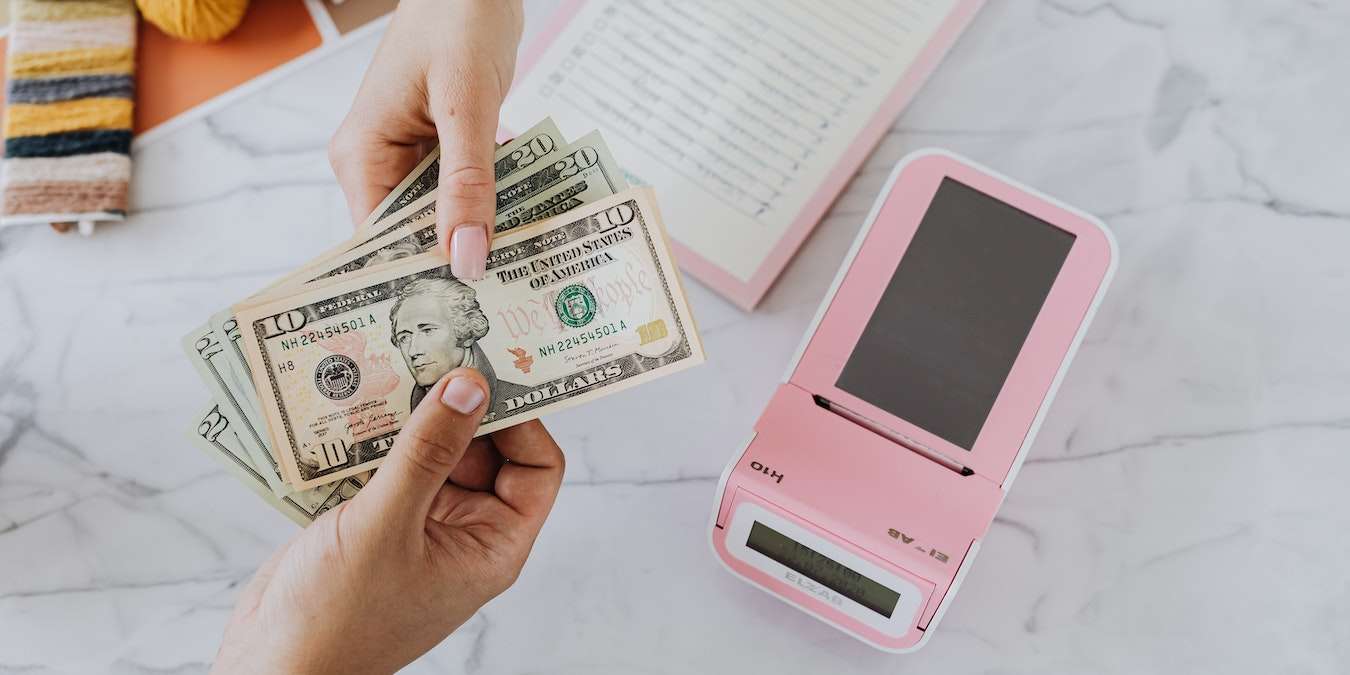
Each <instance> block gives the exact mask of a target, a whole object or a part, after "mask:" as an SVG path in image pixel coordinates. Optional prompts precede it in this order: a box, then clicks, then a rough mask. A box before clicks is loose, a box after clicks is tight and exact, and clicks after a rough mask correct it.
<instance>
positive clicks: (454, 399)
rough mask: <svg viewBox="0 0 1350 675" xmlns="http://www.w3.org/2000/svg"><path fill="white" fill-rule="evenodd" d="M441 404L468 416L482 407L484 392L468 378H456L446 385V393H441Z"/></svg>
mask: <svg viewBox="0 0 1350 675" xmlns="http://www.w3.org/2000/svg"><path fill="white" fill-rule="evenodd" d="M441 403H444V404H445V405H447V406H449V407H450V409H451V410H454V411H455V412H457V413H459V414H461V415H467V414H469V413H471V412H473V411H475V410H477V409H478V406H480V405H482V403H483V390H482V389H479V388H478V385H477V384H475V383H474V382H473V381H472V380H470V379H469V378H467V377H456V378H455V379H453V380H450V382H449V383H447V384H446V385H445V391H444V392H441Z"/></svg>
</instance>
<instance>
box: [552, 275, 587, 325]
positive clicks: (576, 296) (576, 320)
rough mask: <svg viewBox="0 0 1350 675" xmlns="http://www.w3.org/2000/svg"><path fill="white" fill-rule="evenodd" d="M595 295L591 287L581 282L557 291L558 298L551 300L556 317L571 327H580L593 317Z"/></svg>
mask: <svg viewBox="0 0 1350 675" xmlns="http://www.w3.org/2000/svg"><path fill="white" fill-rule="evenodd" d="M595 306H596V303H595V295H594V294H592V293H591V289H589V288H586V287H585V286H582V285H581V284H572V285H571V286H568V287H566V288H564V289H562V291H561V292H559V293H558V299H557V300H554V301H553V309H554V310H556V311H557V312H558V318H559V319H561V320H562V322H563V323H565V324H567V325H569V326H571V327H573V328H581V327H582V326H585V325H586V324H588V323H590V322H591V319H594V318H595Z"/></svg>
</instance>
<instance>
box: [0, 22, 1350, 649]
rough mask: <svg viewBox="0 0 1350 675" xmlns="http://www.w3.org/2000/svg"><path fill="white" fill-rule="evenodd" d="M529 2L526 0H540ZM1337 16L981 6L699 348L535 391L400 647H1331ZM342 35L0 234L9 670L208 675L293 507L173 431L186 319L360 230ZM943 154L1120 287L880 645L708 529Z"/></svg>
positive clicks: (1342, 109) (1335, 552) (355, 64)
mask: <svg viewBox="0 0 1350 675" xmlns="http://www.w3.org/2000/svg"><path fill="white" fill-rule="evenodd" d="M548 4H549V3H547V2H544V3H532V4H531V5H530V11H531V25H533V26H537V24H538V19H539V18H540V16H541V14H542V12H543V11H544V10H546V9H547V8H548V7H547V6H548ZM1347 34H1350V7H1347V6H1346V5H1344V4H1343V3H1337V2H1328V1H1325V0H1320V1H1318V0H1301V1H1295V0H1269V1H1262V2H1258V1H1254V0H1253V1H1236V0H1196V1H1188V2H1184V3H1183V2H1170V1H1167V0H1152V1H1142V0H1140V1H1134V0H1119V1H1117V2H1104V1H1102V0H1046V1H1042V2H1031V1H1029V0H1028V1H1023V0H992V1H991V2H990V3H989V5H988V6H987V8H986V9H985V10H984V11H983V13H982V14H981V15H980V16H979V17H978V18H977V19H976V21H975V23H974V25H973V26H972V27H971V29H970V30H969V32H968V33H967V34H966V35H965V37H964V38H963V39H962V40H961V42H960V43H959V44H958V46H957V47H956V48H955V50H954V51H953V52H952V54H951V56H950V57H949V58H948V59H947V60H946V62H945V63H944V64H943V65H942V67H941V69H940V70H939V71H938V72H937V74H936V75H935V76H934V77H933V79H932V80H931V81H930V82H929V84H928V85H927V86H926V88H925V89H924V90H923V91H922V92H921V93H920V95H919V97H918V99H917V100H916V101H915V102H914V104H913V105H912V106H911V107H910V108H909V109H908V111H907V112H906V113H905V114H904V115H903V116H902V117H901V118H900V119H899V120H898V121H897V122H896V124H895V126H894V129H893V130H892V131H891V132H890V133H889V134H888V135H887V136H886V138H885V140H884V141H883V142H882V143H881V144H880V146H879V147H878V149H877V150H876V152H875V153H874V154H873V156H872V157H871V158H870V159H869V160H868V162H867V163H866V166H865V167H864V168H863V169H862V170H861V172H860V173H859V174H858V176H857V177H856V178H855V179H854V180H853V181H852V182H851V183H850V185H849V187H848V189H847V191H846V192H845V193H844V195H843V196H842V198H841V199H840V200H839V202H838V203H837V204H836V206H835V207H834V208H833V210H832V211H831V212H830V214H829V216H828V217H827V218H826V219H825V220H824V222H823V223H822V224H821V226H820V228H819V230H818V231H817V232H816V233H815V235H814V236H813V237H812V238H811V239H810V241H809V242H808V244H807V245H806V247H805V248H804V249H803V251H802V252H801V253H800V254H799V255H798V256H797V257H796V259H795V260H794V261H793V262H792V264H791V265H790V266H789V267H788V269H787V272H786V274H785V275H784V276H783V278H782V280H781V281H780V282H779V283H778V285H777V286H776V287H775V288H774V289H773V290H772V292H771V293H770V294H769V296H768V298H767V299H766V300H765V302H764V303H763V305H762V306H761V307H760V308H759V310H758V311H756V312H754V313H753V314H746V313H743V312H741V311H738V310H737V309H735V308H733V307H732V306H731V305H730V304H729V303H727V302H724V301H722V300H721V299H719V298H718V297H716V296H715V295H713V294H712V293H710V292H709V291H707V290H706V289H705V288H702V287H700V286H699V285H698V284H697V283H694V284H692V289H691V293H692V302H693V303H694V305H695V311H696V313H697V315H698V318H699V320H700V324H701V326H702V329H703V335H704V337H705V339H706V342H707V348H708V352H709V354H710V363H709V364H708V365H707V366H706V367H703V368H700V369H698V370H696V371H693V372H690V373H687V374H684V375H681V376H678V377H674V378H670V379H667V380H664V381H662V382H660V383H658V384H655V385H652V386H650V387H646V388H643V389H641V390H639V391H636V392H633V393H632V395H626V396H623V397H617V398H613V399H608V400H606V401H604V402H602V403H598V404H595V405H592V406H589V407H586V408H584V409H580V410H575V411H571V412H568V413H564V414H559V415H556V416H553V417H552V418H550V419H549V420H548V423H549V426H550V427H551V428H552V429H553V431H554V433H555V434H556V435H557V437H558V439H559V440H560V441H561V443H562V445H563V446H564V448H565V450H566V452H567V455H568V459H569V465H568V474H567V479H566V485H565V486H564V488H563V491H562V494H561V496H560V498H559V500H558V503H557V508H556V509H555V511H554V514H553V516H552V519H551V521H550V522H549V524H548V525H547V527H546V528H545V529H544V532H543V534H542V536H541V537H540V539H539V542H538V545H537V546H536V548H535V552H534V555H533V557H532V558H531V560H530V562H529V564H528V566H527V567H526V569H525V571H524V574H523V576H522V577H521V579H520V581H519V583H518V584H517V585H516V586H515V587H514V588H513V589H512V590H511V591H509V592H508V593H506V594H505V595H504V596H502V597H501V598H499V599H498V600H496V601H494V602H493V603H491V604H490V605H488V606H487V607H486V608H485V609H484V610H483V611H482V612H481V613H480V614H479V615H478V616H477V617H476V618H474V619H473V620H472V621H471V622H469V623H468V624H467V625H466V626H464V627H463V628H462V629H461V630H460V631H459V632H458V633H456V634H455V635H453V636H451V637H450V638H449V639H448V640H446V641H445V643H443V644H442V645H440V646H439V647H438V648H436V649H435V650H434V651H432V652H431V653H429V654H428V655H427V656H426V657H424V658H423V659H422V660H421V661H419V662H417V663H416V664H414V665H413V666H412V667H410V668H409V669H408V670H409V672H468V673H599V672H622V673H652V674H658V673H659V674H665V673H686V672H733V671H736V672H775V673H790V672H791V673H796V672H801V673H817V672H878V673H880V672H915V673H918V672H934V671H939V672H950V673H966V672H987V673H1087V672H1093V673H1136V672H1188V673H1189V672H1204V673H1242V672H1251V673H1271V672H1282V673H1333V672H1347V671H1350V580H1348V577H1347V570H1350V509H1347V508H1346V498H1345V495H1346V494H1347V492H1346V483H1347V477H1350V453H1348V452H1346V447H1347V442H1348V441H1350V413H1348V412H1347V411H1350V348H1347V339H1346V335H1347V327H1350V315H1348V314H1350V266H1347V264H1346V257H1347V251H1350V189H1347V179H1350V169H1347V164H1346V161H1345V158H1344V152H1343V148H1344V146H1345V144H1346V141H1347V138H1350V95H1347V94H1346V86H1345V83H1346V82H1348V81H1350V40H1346V39H1345V36H1346V35H1347ZM374 44H375V41H374V39H366V40H364V41H362V42H360V43H358V44H355V45H354V46H352V47H351V48H349V49H345V50H343V51H340V52H338V53H335V54H333V55H331V56H329V57H327V58H325V59H323V60H321V61H319V62H317V63H314V64H312V65H311V66H309V67H307V68H304V69H302V70H300V71H298V72H296V73H294V74H292V75H290V76H288V77H286V78H285V79H283V80H281V81H279V82H276V83H274V84H272V85H270V86H268V87H266V88H264V89H263V90H261V91H259V92H257V93H255V94H253V95H250V96H248V97H246V98H245V99H243V100H240V101H238V102H237V103H235V104H232V105H231V106H229V107H228V108H226V109H223V110H221V111H218V112H216V113H215V114H212V115H210V116H209V117H207V118H205V119H202V120H199V121H197V122H194V123H192V124H190V125H187V126H186V127H184V128H182V129H180V130H178V131H176V132H175V133H173V134H171V135H169V136H167V137H164V138H162V139H161V140H160V141H158V142H156V143H155V144H153V145H150V146H148V147H145V148H142V149H141V150H140V152H138V154H137V157H136V176H135V189H134V192H135V194H134V201H135V205H136V210H137V213H136V215H135V216H134V217H133V218H132V219H131V220H130V222H128V223H127V224H125V225H124V226H120V227H107V228H104V229H102V230H100V231H99V233H98V234H97V235H96V236H95V237H93V238H90V239H81V238H78V237H74V236H64V237H63V236H57V235H55V234H54V233H52V232H51V231H50V230H47V229H46V228H25V229H12V230H6V231H3V232H0V320H2V321H3V325H2V326H0V672H23V673H30V672H113V673H188V672H198V671H202V670H205V669H206V668H207V667H208V665H209V662H210V659H211V658H212V655H213V653H214V651H215V648H216V645H217V642H218V640H219V637H220V632H221V628H222V626H223V624H224V621H225V619H226V616H227V615H228V613H229V611H230V608H231V606H232V604H233V601H234V598H235V594H236V592H237V590H238V588H239V586H240V584H241V583H242V582H243V581H244V580H246V579H247V578H248V577H249V575H250V574H251V573H252V572H253V570H254V568H255V566H256V565H257V564H258V563H259V562H260V561H262V560H263V559H264V558H265V557H266V556H267V555H268V553H269V552H270V551H271V550H272V549H273V548H274V547H275V546H277V545H278V544H279V543H280V542H282V541H283V540H284V539H286V538H287V537H288V536H289V535H291V534H292V533H293V532H294V526H293V525H292V524H291V523H290V522H289V521H287V520H285V519H284V518H283V517H282V516H280V515H278V514H276V513H274V512H271V511H270V510H269V509H268V508H267V507H266V506H264V505H263V504H261V503H260V502H259V501H257V500H256V499H254V498H253V497H252V495H251V494H249V493H248V492H246V491H245V490H244V489H243V488H241V487H239V486H238V485H237V484H235V483H234V482H233V481H232V480H231V479H230V478H229V477H228V476H227V475H225V474H224V473H223V472H222V471H221V470H219V469H218V468H217V465H216V464H215V463H213V461H212V460H211V459H209V458H207V457H205V456H203V455H202V454H201V453H199V452H198V451H197V450H196V449H195V448H193V447H192V446H191V445H189V443H188V442H187V441H186V440H185V437H184V434H185V428H186V426H187V425H188V424H189V422H190V417H191V415H192V414H193V413H194V412H196V410H197V408H198V407H199V404H201V403H203V402H204V397H205V394H204V393H203V390H202V388H201V385H200V384H199V383H198V382H197V378H196V376H195V374H194V372H193V370H192V368H191V366H190V365H189V364H188V363H187V362H186V361H185V360H184V358H183V356H182V355H181V354H180V352H179V349H178V344H177V341H178V338H179V336H181V335H182V334H184V333H185V332H186V331H187V330H188V329H190V328H191V327H192V326H193V325H194V324H196V323H198V322H200V321H201V320H202V319H203V318H204V317H205V316H206V315H207V314H208V313H209V312H210V311H211V310H214V309H215V308H217V307H219V306H221V305H223V304H224V303H227V302H229V301H232V300H234V299H236V298H239V297H241V296H243V295H246V294H248V293H250V292H251V291H253V290H254V289H255V288H257V287H259V286H261V285H263V284H264V283H266V282H267V281H268V280H269V279H271V278H272V277H274V276H277V275H279V274H281V273H283V272H285V271H286V270H288V269H290V268H292V267H293V266H295V265H297V264H298V263H300V262H302V261H304V260H305V259H307V258H308V257H310V256H311V255H313V254H314V253H316V252H318V251H320V250H322V249H323V248H326V247H327V246H328V245H329V244H330V243H332V242H334V241H337V240H339V239H340V238H343V237H344V236H345V235H346V233H347V232H348V227H349V225H348V224H347V216H346V214H345V208H344V206H343V201H342V199H341V197H340V194H339V192H338V189H337V187H336V185H335V183H334V181H333V177H332V175H331V173H330V171H329V168H328V165H327V162H326V157H325V143H326V141H327V139H328V137H329V135H330V134H331V132H332V131H333V129H334V128H335V127H336V125H337V123H338V121H339V120H340V118H341V116H342V114H343V112H344V111H345V109H346V107H347V105H348V103H349V102H350V99H351V96H352V94H353V92H354V91H355V86H356V83H357V82H358V81H359V78H360V74H361V72H362V70H363V69H364V67H365V64H366V63H367V62H368V61H369V59H370V56H371V54H372V52H373V49H374ZM929 145H938V146H944V147H947V148H951V149H953V150H955V151H957V152H960V153H963V154H966V155H968V156H970V157H973V158H975V159H977V160H979V161H981V162H984V163H986V164H988V165H990V166H992V167H994V168H996V169H998V170H1000V171H1002V172H1005V173H1007V174H1010V175H1013V176H1016V177H1018V178H1019V179H1021V180H1022V181H1024V182H1027V183H1029V184H1031V185H1034V186H1037V187H1039V188H1041V189H1043V190H1045V191H1047V192H1049V193H1051V194H1054V195H1056V196H1058V197H1060V198H1062V199H1064V200H1066V201H1068V202H1070V203H1073V204H1076V205H1078V206H1080V207H1082V208H1084V209H1086V210H1089V211H1092V212H1095V213H1097V214H1100V215H1101V216H1102V217H1103V218H1104V219H1105V220H1106V221H1107V222H1108V223H1109V224H1110V225H1111V226H1112V228H1113V229H1114V230H1115V233H1116V236H1117V237H1118V239H1119V241H1120V252H1121V265H1120V269H1119V273H1118V274H1117V277H1116V281H1115V285H1114V287H1113V288H1112V290H1111V292H1110V294H1109V295H1108V296H1107V298H1106V302H1105V304H1104V306H1103V307H1102V309H1101V312H1100V313H1099V315H1098V317H1097V320H1096V323H1095V324H1094V325H1093V327H1092V330H1091V332H1090V333H1089V335H1088V336H1087V340H1086V342H1085V344H1084V346H1083V348H1082V350H1081V351H1080V353H1079V355H1078V358H1077V361H1076V362H1075V364H1074V367H1073V369H1072V370H1071V371H1070V372H1069V374H1068V377H1067V379H1066V380H1065V382H1064V385H1063V388H1062V389H1061V391H1060V396H1059V399H1058V401H1057V403H1056V404H1055V407H1054V408H1053V410H1052V412H1051V413H1050V415H1049V417H1048V419H1047V421H1046V424H1045V427H1044V428H1043V430H1042V432H1041V435H1040V437H1039V439H1038V441H1037V443H1036V445H1035V447H1034V448H1033V449H1032V452H1031V455H1030V458H1029V460H1028V461H1027V463H1026V466H1025V468H1024V469H1023V471H1022V474H1021V476H1020V479H1019V480H1018V482H1017V485H1016V486H1015V487H1014V489H1013V491H1012V494H1011V496H1010V497H1009V499H1008V501H1007V503H1006V505H1005V507H1004V509H1003V511H1002V513H1001V516H1000V518H999V519H998V521H997V522H996V523H995V525H994V526H993V528H992V530H991V531H990V532H989V534H988V537H987V539H986V541H985V545H984V548H983V551H982V554H981V556H980V560H979V561H978V563H977V564H976V565H975V566H974V569H973V570H972V572H971V573H970V576H969V578H968V579H967V581H966V583H965V586H964V588H963V589H962V592H961V594H960V595H959V596H958V597H957V599H956V601H955V603H954V605H953V606H952V608H951V611H950V612H949V613H948V614H947V616H946V618H945V620H944V622H943V625H942V626H941V627H940V629H939V630H938V632H937V634H936V635H935V636H934V638H933V640H932V641H931V642H930V643H929V645H928V646H927V647H926V648H925V649H924V650H923V651H921V652H919V653H917V654H914V655H910V656H900V657H896V656H890V655H886V654H883V653H881V652H877V651H873V650H871V649H869V648H868V647H866V646H864V645H862V644H860V643H857V642H855V641H853V640H852V639H850V638H848V637H846V636H844V635H842V634H841V633H838V632H836V631H834V630H833V629H831V628H829V627H827V626H825V625H823V624H820V623H818V622H816V621H815V620H813V619H811V618H809V617H807V616H806V615H804V614H801V613H799V612H796V611H795V610H791V609H789V608H787V607H786V606H785V605H783V604H781V603H779V601H777V600H775V599H773V598H771V597H770V596H768V595H766V594H764V593H762V592H760V591H758V590H756V589H753V588H751V587H749V586H747V585H745V584H742V583H741V582H740V581H738V580H736V579H734V578H732V577H731V576H730V575H728V574H727V573H726V572H725V571H723V570H722V569H721V568H720V567H719V566H718V564H717V563H716V562H715V561H714V559H713V557H712V555H711V553H710V552H709V549H708V546H707V543H706V531H705V528H706V525H707V516H708V510H709V508H710V507H711V505H712V499H713V492H714V489H715V485H716V477H717V475H718V474H719V472H720V471H721V469H722V467H723V464H724V463H725V461H726V460H727V459H728V457H730V455H731V453H733V452H734V451H735V450H737V449H738V448H739V446H740V444H741V443H742V441H743V440H744V439H745V438H746V435H747V430H748V427H749V424H750V423H751V421H752V420H753V419H754V417H755V416H756V415H757V414H758V412H759V411H760V410H761V408H762V406H763V405H764V403H765V401H766V400H767V398H768V396H769V394H770V392H771V391H772V388H773V386H774V383H775V380H776V378H777V377H778V376H779V375H780V373H781V372H782V369H783V367H784V365H785V363H786V361H787V359H788V358H789V356H790V354H791V353H792V351H793V349H794V348H795V346H796V344H797V341H798V339H799V337H800V335H801V332H802V330H803V328H804V327H805V325H806V323H807V321H808V320H809V318H810V316H811V315H812V313H813V311H814V309H815V307H816V304H817V302H818V301H819V299H820V297H821V295H822V294H823V292H824V291H825V288H826V286H827V284H828V281H829V279H830V278H831V276H832V275H833V273H834V271H835V269H836V267H837V266H838V264H839V261H840V260H841V258H842V256H843V254H844V251H845V249H846V247H847V245H848V244H849V242H850V241H851V240H852V238H853V235H854V233H855V232H856V231H857V229H858V227H859V225H860V224H861V222H862V219H863V216H864V215H865V212H866V210H867V208H868V206H869V205H870V204H871V202H872V200H873V198H874V197H875V195H876V192H877V190H878V189H879V187H880V185H881V182H882V181H883V179H884V177H885V176H886V174H887V172H888V171H889V169H890V167H891V165H892V164H893V163H894V162H895V161H896V160H897V159H898V158H899V157H901V156H902V155H903V154H905V153H906V152H908V151H910V150H912V149H915V148H918V147H922V146H929Z"/></svg>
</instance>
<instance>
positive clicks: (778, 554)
mask: <svg viewBox="0 0 1350 675" xmlns="http://www.w3.org/2000/svg"><path fill="white" fill-rule="evenodd" d="M745 545H746V547H748V548H750V549H751V550H753V551H758V552H759V553H761V554H763V555H765V556H768V557H769V558H771V559H773V560H776V561H778V562H779V563H780V564H782V565H785V566H787V567H788V568H790V569H792V570H795V571H796V572H798V573H800V574H802V575H804V576H806V577H808V578H810V579H811V580H812V581H815V582H817V583H820V584H824V585H825V586H827V587H829V588H831V589H834V591H835V592H836V593H839V594H840V595H843V596H844V597H846V598H848V599H850V600H852V601H854V602H856V603H858V604H860V605H862V606H863V607H866V608H868V609H870V610H872V611H873V612H876V613H877V614H880V615H882V616H884V617H886V618H888V619H889V618H891V614H892V613H894V612H895V605H896V603H898V602H899V601H900V594H899V593H897V592H895V591H893V590H891V589H889V588H886V587H885V586H882V585H881V584H879V583H877V582H875V581H873V580H871V579H869V578H867V577H865V576H863V575H861V574H858V573H857V572H855V571H853V569H852V568H849V567H847V566H846V565H844V564H843V563H841V562H838V561H836V560H835V559H834V558H831V557H829V556H826V555H824V554H822V553H820V552H818V551H816V550H815V549H813V548H811V547H810V546H807V545H806V544H803V543H801V542H799V541H797V540H796V539H793V538H791V537H789V536H787V535H785V534H783V533H781V532H779V531H778V530H775V529H773V528H771V527H769V526H768V525H765V524H763V523H761V522H759V521H755V522H754V523H751V525H750V536H749V537H747V538H746V541H745Z"/></svg>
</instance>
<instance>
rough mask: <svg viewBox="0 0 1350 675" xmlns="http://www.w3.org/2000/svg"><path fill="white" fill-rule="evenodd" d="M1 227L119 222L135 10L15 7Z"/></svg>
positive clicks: (102, 5) (51, 2) (119, 2)
mask: <svg viewBox="0 0 1350 675" xmlns="http://www.w3.org/2000/svg"><path fill="white" fill-rule="evenodd" d="M10 17H11V22H12V23H11V33H10V41H9V57H8V59H7V61H6V66H5V67H6V74H7V75H8V85H7V89H6V101H5V113H4V115H5V123H4V130H5V159H4V178H3V186H4V200H3V207H2V208H0V225H18V224H25V223H53V224H59V223H71V222H74V223H79V224H80V228H81V231H86V232H87V231H89V230H92V226H93V223H95V222H99V221H110V220H122V219H123V218H124V217H125V216H126V212H127V193H128V186H129V184H130V180H131V158H130V150H131V125H132V94H133V90H134V83H133V75H134V69H135V62H136V10H135V7H134V5H133V3H132V0H12V1H11V6H10Z"/></svg>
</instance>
